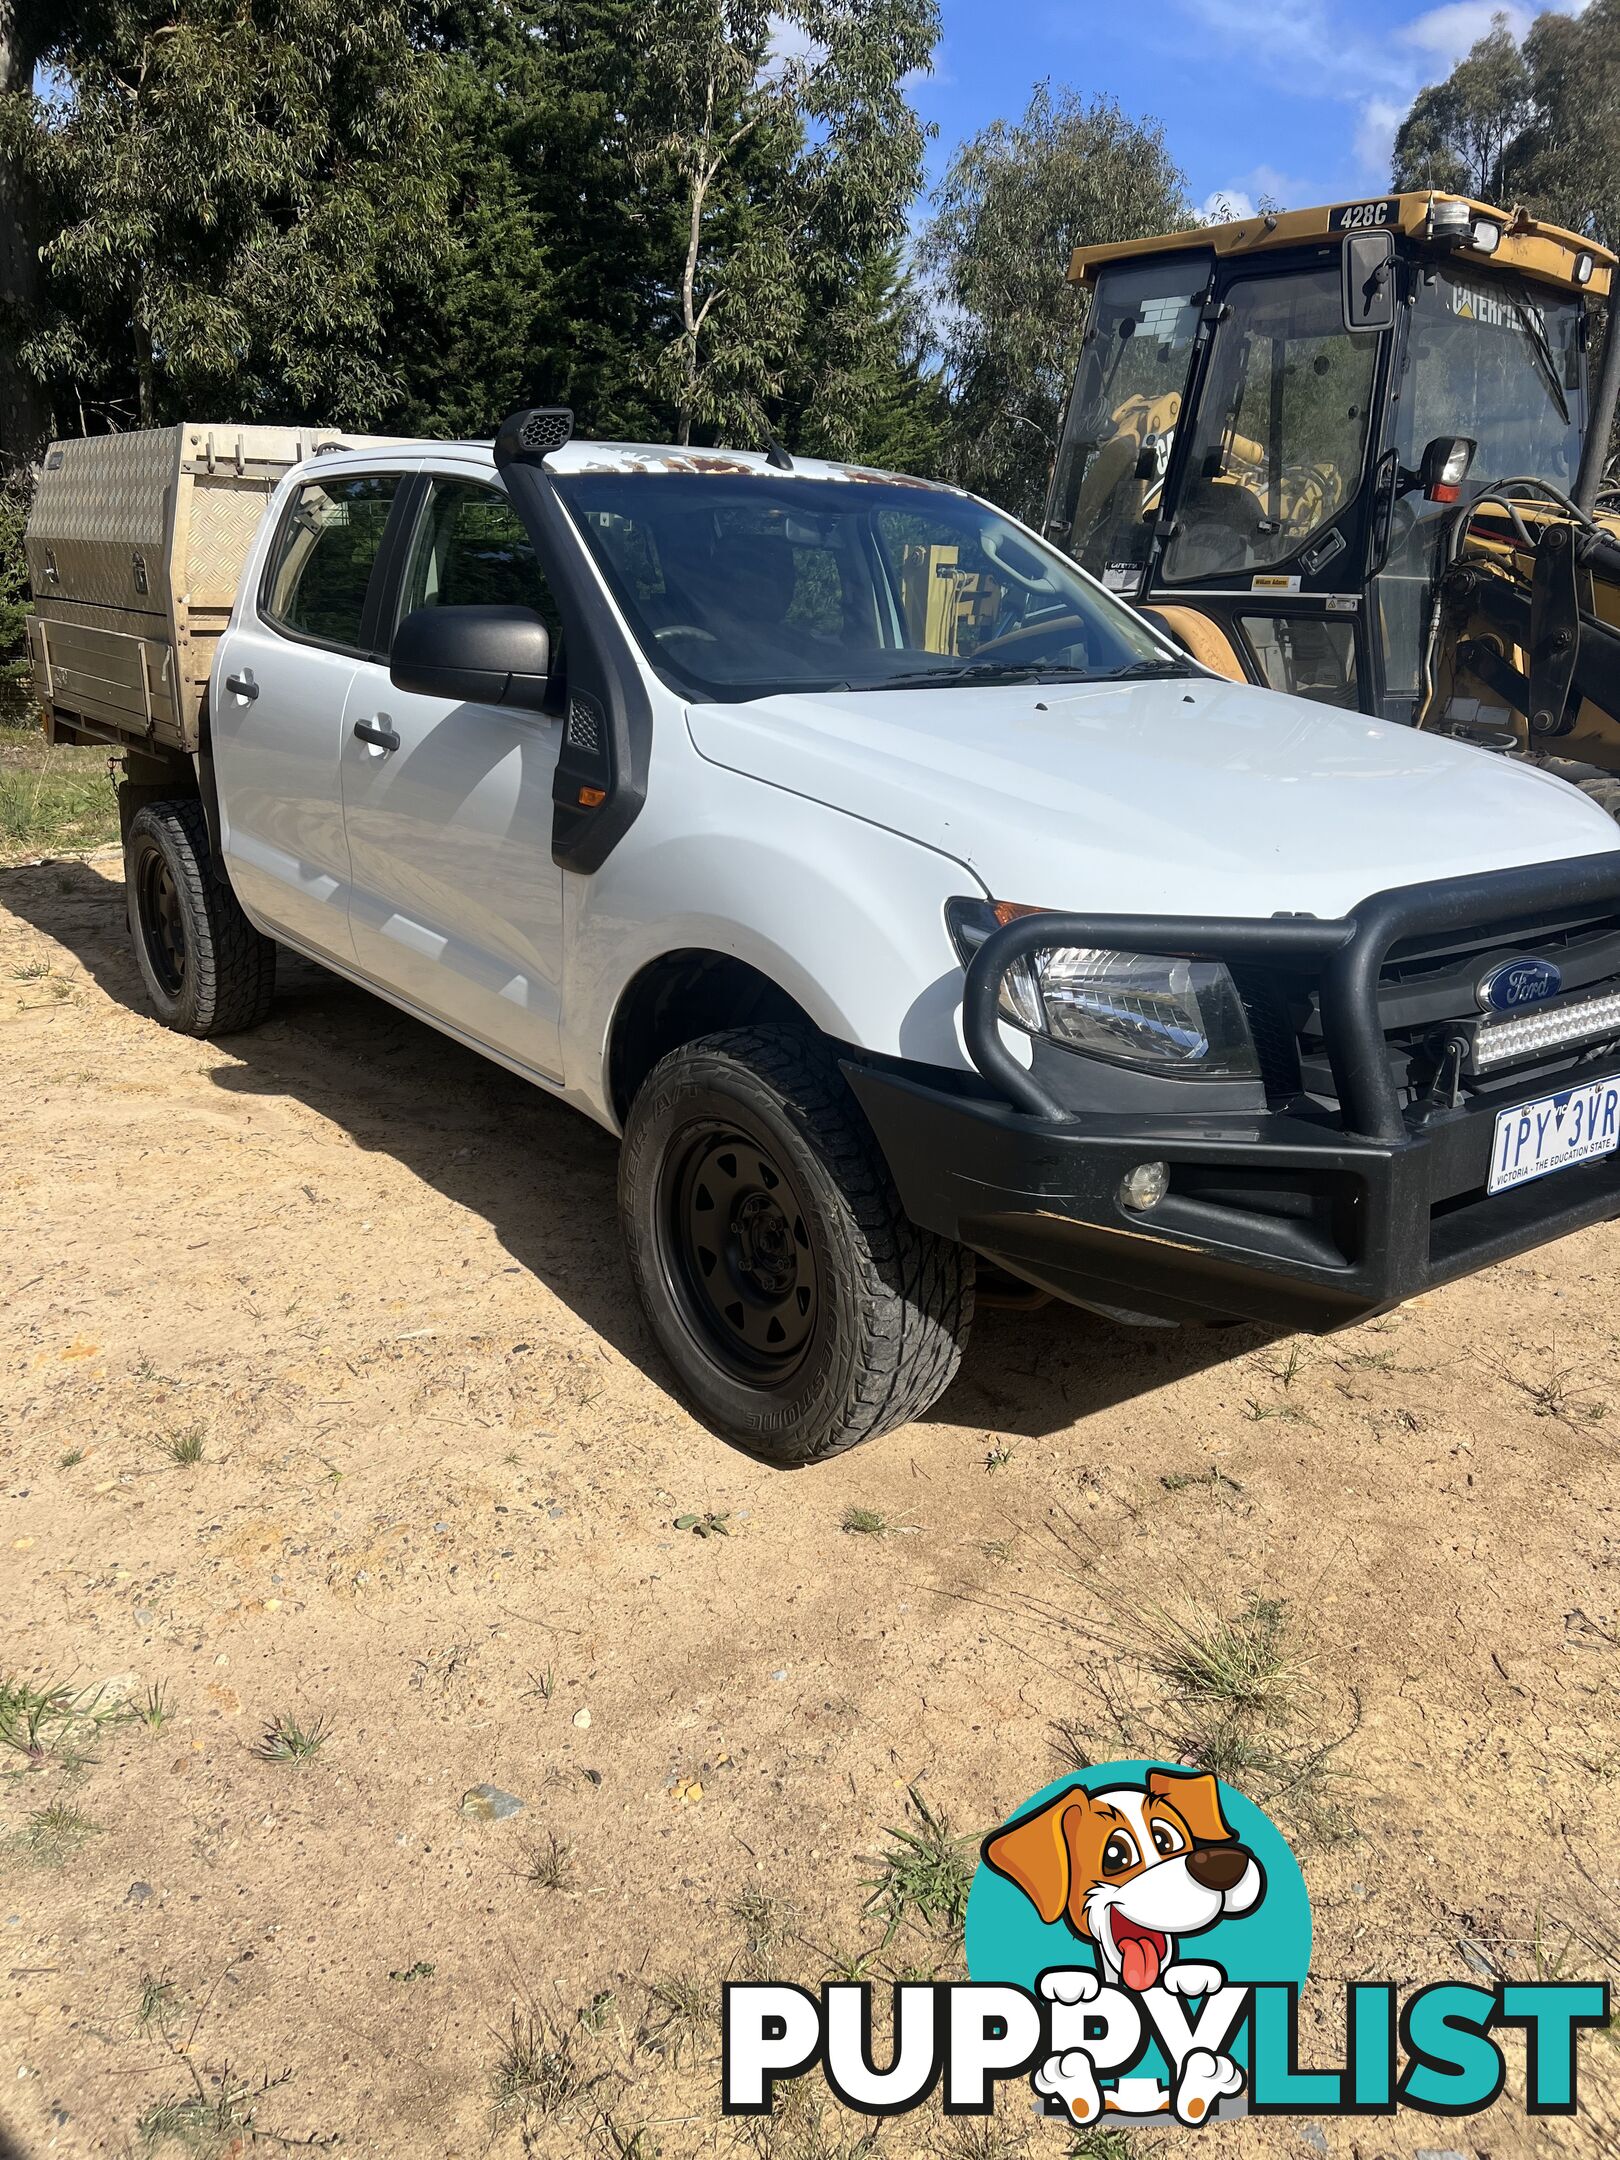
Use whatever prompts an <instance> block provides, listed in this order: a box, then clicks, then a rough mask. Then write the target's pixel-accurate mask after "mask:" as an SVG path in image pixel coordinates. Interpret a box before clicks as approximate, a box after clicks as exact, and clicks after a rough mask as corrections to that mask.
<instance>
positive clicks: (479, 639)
mask: <svg viewBox="0 0 1620 2160" xmlns="http://www.w3.org/2000/svg"><path fill="white" fill-rule="evenodd" d="M550 674H551V633H550V632H549V631H548V630H547V628H546V626H545V624H544V622H542V620H541V619H540V617H539V616H538V615H537V614H536V613H535V611H534V609H533V608H526V607H423V608H415V609H413V610H412V612H411V613H410V614H409V615H407V616H406V617H405V619H404V621H403V622H402V623H401V624H400V626H399V628H398V629H397V630H396V631H395V632H394V643H393V649H392V650H391V652H390V653H389V656H388V679H389V681H390V682H391V683H392V684H393V685H394V688H395V689H396V690H412V691H415V692H416V693H417V694H418V695H419V696H421V697H439V698H454V699H456V700H457V701H458V702H459V703H461V704H464V705H512V706H516V707H518V708H519V709H521V710H522V711H525V712H540V711H542V710H543V709H544V707H545V703H546V691H547V685H548V682H549V678H550Z"/></svg>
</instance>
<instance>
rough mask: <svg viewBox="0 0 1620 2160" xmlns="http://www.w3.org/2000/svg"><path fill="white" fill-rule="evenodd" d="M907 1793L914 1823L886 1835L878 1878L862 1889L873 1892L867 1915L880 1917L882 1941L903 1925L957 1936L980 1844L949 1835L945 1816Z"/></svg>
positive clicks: (889, 1939) (913, 1793)
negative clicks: (883, 1932) (884, 1926)
mask: <svg viewBox="0 0 1620 2160" xmlns="http://www.w3.org/2000/svg"><path fill="white" fill-rule="evenodd" d="M909 1791H910V1799H911V1807H912V1811H913V1814H914V1816H915V1818H916V1819H915V1822H914V1823H905V1824H900V1825H897V1826H891V1827H890V1829H889V1830H888V1831H887V1832H886V1833H885V1834H886V1836H887V1837H888V1839H889V1845H888V1849H887V1850H886V1851H885V1852H882V1853H880V1854H878V1855H877V1856H876V1859H875V1862H874V1864H875V1865H876V1867H877V1869H878V1873H877V1874H876V1875H873V1876H868V1877H866V1878H865V1880H864V1882H863V1885H862V1887H863V1888H865V1889H868V1890H870V1891H871V1893H872V1894H871V1896H870V1897H869V1898H868V1899H867V1901H866V1910H867V1911H868V1912H879V1913H881V1914H882V1915H883V1916H884V1919H885V1921H886V1922H887V1934H886V1935H885V1937H884V1940H885V1942H892V1941H893V1939H894V1936H895V1933H896V1931H897V1930H898V1929H899V1928H900V1926H901V1925H902V1924H903V1923H904V1922H905V1921H907V1920H911V1921H915V1922H917V1923H919V1924H920V1925H921V1926H923V1927H925V1928H927V1929H929V1930H930V1931H931V1932H933V1933H935V1934H946V1935H951V1936H959V1935H960V1934H961V1932H962V1923H963V1921H964V1919H965V1918H966V1916H967V1898H968V1887H969V1885H970V1884H971V1883H972V1881H973V1870H974V1868H975V1866H976V1864H977V1860H978V1840H977V1839H976V1838H971V1837H962V1836H959V1835H958V1834H957V1832H955V1831H954V1830H952V1828H951V1825H950V1819H949V1817H948V1816H947V1815H946V1814H945V1813H944V1811H943V1810H940V1811H938V1812H936V1811H935V1810H934V1809H932V1808H930V1807H929V1805H928V1802H927V1801H926V1800H925V1799H924V1798H923V1796H922V1794H921V1793H920V1792H918V1790H917V1788H916V1786H915V1785H913V1786H911V1787H910V1788H909Z"/></svg>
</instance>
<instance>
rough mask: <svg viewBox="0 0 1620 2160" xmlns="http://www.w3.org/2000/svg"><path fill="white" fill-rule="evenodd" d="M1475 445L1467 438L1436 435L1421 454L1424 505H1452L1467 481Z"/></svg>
mask: <svg viewBox="0 0 1620 2160" xmlns="http://www.w3.org/2000/svg"><path fill="white" fill-rule="evenodd" d="M1478 447H1479V446H1478V444H1477V443H1475V442H1474V441H1473V439H1472V438H1471V437H1470V436H1467V435H1437V436H1436V437H1435V438H1434V440H1433V442H1431V443H1430V444H1429V446H1428V448H1427V449H1426V450H1425V451H1424V453H1423V462H1422V464H1421V465H1420V466H1419V467H1418V479H1419V480H1420V482H1421V483H1422V487H1423V496H1424V500H1425V501H1426V502H1433V503H1454V502H1455V501H1456V500H1457V498H1458V497H1459V496H1460V495H1461V493H1462V484H1463V482H1464V481H1465V480H1466V479H1467V478H1468V468H1469V466H1470V465H1472V464H1473V462H1474V452H1475V450H1476V449H1477V448H1478Z"/></svg>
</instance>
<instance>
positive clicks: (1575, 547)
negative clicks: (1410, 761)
mask: <svg viewBox="0 0 1620 2160" xmlns="http://www.w3.org/2000/svg"><path fill="white" fill-rule="evenodd" d="M1615 268H1616V258H1615V256H1614V255H1613V254H1612V253H1610V251H1609V250H1608V249H1607V248H1604V247H1600V246H1598V245H1597V244H1596V243H1595V242H1593V241H1591V240H1588V239H1584V238H1582V237H1581V235H1579V234H1578V233H1572V232H1565V231H1563V230H1562V229H1561V228H1560V227H1557V226H1553V225H1548V224H1545V223H1542V222H1541V221H1539V220H1537V219H1535V218H1532V217H1530V216H1528V215H1526V213H1525V212H1523V211H1522V210H1520V211H1513V212H1508V211H1503V210H1497V209H1493V208H1491V206H1490V205H1489V204H1486V203H1479V202H1472V201H1469V200H1466V199H1464V198H1463V197H1460V196H1455V195H1443V194H1433V193H1429V194H1408V195H1391V196H1386V197H1383V198H1379V199H1375V200H1372V201H1367V202H1353V203H1338V204H1334V205H1331V206H1329V207H1325V208H1322V209H1316V210H1295V211H1288V212H1283V213H1271V214H1263V215H1259V216H1255V217H1250V218H1244V219H1241V220H1238V221H1236V222H1234V223H1231V224H1224V225H1212V226H1204V227H1201V228H1199V229H1198V230H1196V231H1191V232H1179V233H1169V234H1166V235H1164V236H1162V237H1159V238H1155V239H1149V240H1137V241H1131V242H1127V243H1124V244H1122V245H1119V246H1112V247H1096V248H1081V249H1079V250H1078V251H1077V252H1076V254H1075V256H1074V258H1073V261H1072V263H1071V265H1070V269H1069V276H1070V278H1071V279H1072V280H1073V281H1074V282H1076V283H1077V284H1080V285H1082V286H1084V287H1085V288H1086V289H1087V292H1088V294H1089V297H1090V307H1089V312H1088V315H1087V322H1086V334H1085V342H1084V346H1083V349H1082V354H1081V360H1080V366H1079V370H1078V372H1077V374H1076V377H1075V382H1074V386H1073V390H1072V393H1071V395H1070V399H1069V405H1068V410H1067V413H1066V416H1065V420H1064V427H1063V435H1062V440H1061V443H1060V444H1059V446H1058V454H1057V458H1056V461H1055V464H1054V468H1053V474H1052V484H1051V490H1050V493H1049V496H1048V499H1047V505H1046V513H1045V520H1046V523H1045V529H1046V532H1047V535H1048V537H1049V538H1051V539H1053V540H1055V541H1056V542H1057V543H1058V544H1059V545H1060V546H1061V547H1063V548H1065V549H1067V550H1068V552H1069V553H1070V554H1072V555H1073V556H1074V557H1075V559H1076V560H1077V561H1078V562H1080V563H1081V564H1082V565H1083V567H1084V568H1086V569H1087V570H1089V571H1091V572H1092V573H1093V574H1094V575H1095V576H1096V577H1098V578H1100V579H1101V580H1102V581H1103V582H1104V583H1105V584H1107V585H1109V586H1111V587H1112V588H1113V590H1114V591H1116V592H1118V593H1120V594H1122V595H1123V596H1125V597H1127V598H1129V599H1130V600H1131V601H1133V602H1134V603H1135V604H1137V605H1138V606H1142V607H1145V608H1146V609H1148V610H1149V611H1150V612H1151V613H1153V614H1156V615H1158V616H1159V617H1161V618H1162V619H1163V621H1164V623H1165V624H1166V626H1167V627H1168V628H1169V629H1170V630H1171V631H1172V633H1173V634H1174V635H1175V636H1176V638H1177V639H1178V640H1179V641H1180V642H1181V643H1182V644H1183V645H1185V646H1186V648H1187V649H1188V650H1189V651H1190V652H1192V653H1193V654H1194V655H1196V657H1197V658H1198V659H1200V660H1202V661H1204V662H1205V663H1206V664H1207V665H1208V666H1210V667H1212V668H1214V669H1216V670H1217V671H1218V672H1220V673H1221V674H1223V675H1228V676H1231V677H1233V678H1235V679H1238V680H1243V681H1248V682H1253V683H1260V684H1264V685H1269V686H1270V687H1271V688H1273V689H1277V690H1288V691H1292V692H1293V693H1294V694H1295V695H1296V696H1301V697H1307V698H1316V699H1320V700H1322V701H1323V702H1325V703H1328V704H1332V705H1338V706H1343V707H1347V708H1349V709H1350V710H1352V711H1361V712H1368V713H1379V714H1382V715H1384V716H1385V717H1386V718H1389V719H1395V720H1401V721H1405V722H1409V723H1413V724H1415V725H1417V726H1419V727H1426V728H1433V729H1437V730H1442V731H1444V732H1447V733H1450V734H1454V735H1460V736H1463V737H1465V738H1466V739H1468V740H1470V741H1473V742H1476V743H1479V744H1482V745H1483V746H1485V747H1487V748H1491V749H1497V750H1502V751H1505V752H1506V753H1507V754H1509V755H1511V756H1517V757H1527V758H1530V759H1532V760H1534V761H1535V762H1536V763H1538V764H1542V765H1545V766H1547V767H1548V768H1549V769H1550V770H1552V771H1554V772H1556V773H1559V774H1560V775H1561V776H1562V777H1564V778H1566V779H1568V780H1571V781H1572V782H1573V783H1574V784H1575V785H1576V786H1579V787H1583V788H1585V789H1586V790H1587V791H1588V792H1589V793H1590V794H1592V795H1593V796H1594V797H1596V798H1597V799H1598V800H1599V801H1601V802H1603V803H1605V804H1606V806H1607V807H1608V808H1609V809H1611V810H1613V811H1614V812H1615V814H1616V815H1617V816H1620V489H1614V488H1612V487H1611V488H1610V490H1609V492H1607V493H1606V492H1605V481H1604V461H1605V457H1606V455H1607V451H1608V446H1609V440H1610V431H1611V428H1612V426H1613V423H1614V415H1615V405H1616V399H1617V396H1620V337H1614V336H1611V337H1609V338H1608V339H1607V340H1606V341H1605V350H1604V356H1603V362H1602V368H1601V372H1600V374H1599V377H1598V379H1597V381H1596V382H1595V383H1594V382H1593V380H1592V373H1593V370H1592V365H1591V352H1592V348H1593V342H1594V329H1595V326H1594V320H1593V314H1594V305H1595V303H1597V302H1599V301H1605V300H1607V299H1608V298H1609V294H1610V288H1611V284H1612V282H1613V279H1614V273H1615ZM1611 312H1612V311H1611Z"/></svg>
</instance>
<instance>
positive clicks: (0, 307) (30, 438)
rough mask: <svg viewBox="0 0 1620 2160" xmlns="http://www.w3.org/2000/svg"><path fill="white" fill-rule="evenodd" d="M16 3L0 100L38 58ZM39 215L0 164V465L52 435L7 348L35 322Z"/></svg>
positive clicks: (1, 0)
mask: <svg viewBox="0 0 1620 2160" xmlns="http://www.w3.org/2000/svg"><path fill="white" fill-rule="evenodd" d="M32 12H33V11H32V10H30V9H28V8H27V6H26V0H24V4H23V5H22V6H19V0H0V93H8V92H17V91H27V90H28V89H29V88H30V87H31V85H32V83H33V80H34V68H35V65H36V63H37V61H38V58H39V50H40V39H39V34H38V26H37V25H36V24H35V23H34V22H33V21H32V20H31V19H30V17H31V15H32ZM40 239H41V232H40V209H39V200H38V196H37V193H36V191H35V189H34V187H33V185H32V183H31V181H30V179H29V177H28V175H27V174H26V173H25V172H24V171H22V170H21V169H20V168H19V166H18V164H17V162H16V160H15V159H12V158H0V462H3V464H4V465H6V466H8V467H12V466H20V465H30V464H32V463H33V462H34V460H35V459H36V458H37V457H38V456H39V453H40V451H41V450H42V449H43V448H44V446H45V443H46V441H47V440H48V439H49V436H50V432H51V407H50V400H49V398H48V397H47V395H46V393H45V389H44V386H43V385H42V384H41V383H40V382H38V381H37V380H36V379H35V378H34V376H32V375H31V374H29V373H28V371H27V369H26V368H24V367H23V365H22V363H21V361H20V360H19V359H18V357H17V352H16V348H15V343H14V340H15V338H16V337H17V335H18V333H19V331H21V330H23V329H25V328H26V327H28V326H30V325H31V324H32V323H33V322H34V321H35V320H36V319H37V316H38V312H39V300H40V289H41V279H40V268H39V245H40Z"/></svg>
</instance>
